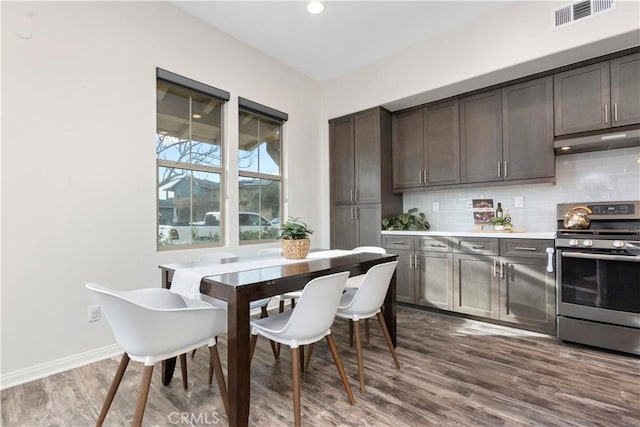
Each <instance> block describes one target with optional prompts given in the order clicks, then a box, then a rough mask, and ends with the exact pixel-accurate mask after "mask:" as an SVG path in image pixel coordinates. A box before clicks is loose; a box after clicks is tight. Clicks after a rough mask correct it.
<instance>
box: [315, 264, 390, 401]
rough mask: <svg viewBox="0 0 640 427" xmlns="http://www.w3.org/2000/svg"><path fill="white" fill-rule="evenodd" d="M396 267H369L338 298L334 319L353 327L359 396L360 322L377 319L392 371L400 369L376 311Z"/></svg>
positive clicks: (382, 322) (386, 265)
mask: <svg viewBox="0 0 640 427" xmlns="http://www.w3.org/2000/svg"><path fill="white" fill-rule="evenodd" d="M397 265H398V261H392V262H387V263H384V264H378V265H375V266H373V267H371V268H370V269H369V271H367V274H365V277H364V279H363V280H362V284H361V285H360V287H359V288H353V289H348V290H347V291H346V292H345V293H344V294H342V297H341V299H340V305H339V306H338V311H337V312H336V317H339V318H343V319H348V320H350V321H351V322H352V324H353V329H354V335H355V338H356V356H357V359H358V377H359V380H360V392H361V393H364V363H363V357H362V341H361V339H360V327H359V324H360V320H362V319H370V318H372V317H373V316H376V317H377V318H378V323H380V328H381V329H382V334H383V335H384V339H385V341H386V342H387V347H389V351H390V352H391V357H392V358H393V361H394V363H395V365H396V368H398V369H400V362H399V361H398V356H397V355H396V350H395V348H394V347H393V343H392V342H391V337H390V336H389V330H388V329H387V325H386V323H385V319H384V315H383V314H382V311H381V310H380V307H382V304H383V303H384V299H385V296H386V294H387V290H388V289H389V284H390V282H391V278H392V277H393V273H394V272H395V269H396V266H397ZM311 351H312V349H309V352H308V355H307V357H310V355H311Z"/></svg>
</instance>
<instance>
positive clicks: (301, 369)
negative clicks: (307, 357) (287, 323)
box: [298, 345, 304, 372]
mask: <svg viewBox="0 0 640 427" xmlns="http://www.w3.org/2000/svg"><path fill="white" fill-rule="evenodd" d="M298 353H299V354H300V372H304V346H303V345H301V346H300V347H298Z"/></svg>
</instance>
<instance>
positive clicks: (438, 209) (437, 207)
mask: <svg viewBox="0 0 640 427" xmlns="http://www.w3.org/2000/svg"><path fill="white" fill-rule="evenodd" d="M433 211H434V212H440V203H438V202H433Z"/></svg>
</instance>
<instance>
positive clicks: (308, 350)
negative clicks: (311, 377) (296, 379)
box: [304, 343, 315, 371]
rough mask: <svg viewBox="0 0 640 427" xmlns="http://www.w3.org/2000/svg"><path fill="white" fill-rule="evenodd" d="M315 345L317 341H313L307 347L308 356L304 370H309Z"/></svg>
mask: <svg viewBox="0 0 640 427" xmlns="http://www.w3.org/2000/svg"><path fill="white" fill-rule="evenodd" d="M314 345H315V343H311V344H309V346H308V347H309V348H308V349H307V357H306V360H305V362H304V370H305V371H308V370H309V364H310V363H311V355H312V354H313V346H314Z"/></svg>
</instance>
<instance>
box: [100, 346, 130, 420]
mask: <svg viewBox="0 0 640 427" xmlns="http://www.w3.org/2000/svg"><path fill="white" fill-rule="evenodd" d="M128 364H129V355H128V354H127V353H124V354H123V355H122V359H120V365H119V366H118V370H117V371H116V375H115V376H114V377H113V381H112V382H111V387H110V388H109V393H107V398H106V399H105V400H104V405H102V410H101V411H100V416H98V421H96V427H100V426H102V424H103V423H104V419H105V418H106V417H107V412H109V408H110V407H111V402H113V398H114V396H115V395H116V392H117V391H118V387H120V382H121V381H122V377H123V375H124V371H125V370H126V369H127V365H128Z"/></svg>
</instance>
